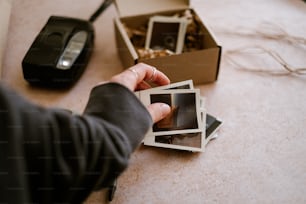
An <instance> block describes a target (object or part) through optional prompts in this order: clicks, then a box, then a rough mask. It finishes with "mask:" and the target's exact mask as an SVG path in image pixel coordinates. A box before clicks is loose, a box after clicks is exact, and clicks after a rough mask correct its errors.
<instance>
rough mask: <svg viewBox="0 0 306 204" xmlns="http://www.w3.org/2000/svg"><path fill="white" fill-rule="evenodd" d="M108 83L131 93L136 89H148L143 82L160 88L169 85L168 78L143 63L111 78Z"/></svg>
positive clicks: (147, 85)
mask: <svg viewBox="0 0 306 204" xmlns="http://www.w3.org/2000/svg"><path fill="white" fill-rule="evenodd" d="M110 81H111V82H117V83H121V84H123V85H125V86H126V87H128V88H129V89H130V90H132V91H134V90H135V89H136V88H139V89H146V88H150V86H149V84H147V83H146V82H145V81H150V82H152V83H155V84H156V85H161V86H162V85H167V84H169V83H170V80H169V78H168V77H167V76H166V75H165V74H164V73H162V72H161V71H159V70H157V69H156V68H155V67H153V66H150V65H148V64H144V63H139V64H136V65H134V66H132V67H130V68H129V69H127V70H125V71H124V72H122V73H120V74H118V75H115V76H114V77H112V78H111V80H110Z"/></svg>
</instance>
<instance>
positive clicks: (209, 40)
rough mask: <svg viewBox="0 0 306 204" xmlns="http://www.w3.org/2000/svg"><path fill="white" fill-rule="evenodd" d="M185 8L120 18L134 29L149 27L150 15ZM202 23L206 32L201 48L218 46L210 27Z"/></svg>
mask: <svg viewBox="0 0 306 204" xmlns="http://www.w3.org/2000/svg"><path fill="white" fill-rule="evenodd" d="M184 10H185V9H184ZM184 10H182V9H179V10H172V11H164V12H159V13H149V14H143V15H138V16H131V17H122V18H120V20H121V22H122V23H123V24H125V26H127V27H129V28H133V29H138V28H139V27H146V28H147V24H148V21H149V19H150V17H151V16H153V15H162V16H173V15H175V14H177V13H179V12H183V11H184ZM190 10H191V11H192V13H193V14H194V15H195V16H197V17H198V15H197V13H196V12H195V11H194V10H193V9H190ZM200 24H201V25H200V26H199V27H200V29H201V32H202V33H203V34H204V35H203V36H202V38H201V42H202V45H201V48H202V49H209V48H214V47H216V46H217V45H218V44H217V42H216V41H215V39H214V38H213V36H212V35H211V33H210V32H209V31H208V29H207V28H206V26H205V25H204V24H203V22H202V21H201V22H200Z"/></svg>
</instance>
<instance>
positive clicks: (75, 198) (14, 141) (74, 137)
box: [0, 83, 152, 203]
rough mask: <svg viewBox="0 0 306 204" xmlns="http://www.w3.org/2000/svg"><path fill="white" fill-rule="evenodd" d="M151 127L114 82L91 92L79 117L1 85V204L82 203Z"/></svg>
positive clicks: (144, 114) (105, 181) (122, 165)
mask: <svg viewBox="0 0 306 204" xmlns="http://www.w3.org/2000/svg"><path fill="white" fill-rule="evenodd" d="M151 125H152V119H151V117H150V115H149V113H148V111H147V110H146V108H145V107H144V106H143V105H142V104H141V102H140V101H139V100H138V99H137V98H136V97H135V95H134V94H133V93H132V92H131V91H129V90H128V89H127V88H125V87H123V86H121V85H119V84H116V83H108V84H104V85H100V86H97V87H95V88H94V89H93V90H92V91H91V94H90V98H89V101H88V104H87V106H86V108H85V111H84V114H83V115H73V114H70V113H69V112H68V111H64V110H60V109H46V108H42V107H40V106H37V105H34V104H32V103H29V102H28V101H26V100H24V99H23V98H22V97H20V96H18V95H16V94H15V93H13V92H11V91H9V90H7V89H6V88H3V87H1V86H0V134H1V136H0V181H1V182H0V183H1V184H0V203H1V202H9V201H11V203H24V202H37V203H53V202H60V203H80V202H82V201H84V199H86V197H87V196H88V195H89V194H90V193H91V191H92V190H95V189H99V188H102V187H106V186H107V185H108V184H110V183H111V182H113V180H114V179H115V178H116V177H117V176H118V175H120V173H122V172H123V171H124V169H125V168H126V167H127V165H128V160H129V157H130V155H131V153H132V152H133V151H134V150H135V148H136V147H137V146H138V145H139V144H140V143H141V141H142V140H143V137H144V135H145V133H146V131H147V130H148V128H149V127H150V126H151ZM9 203H10V202H9Z"/></svg>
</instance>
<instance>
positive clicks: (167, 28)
mask: <svg viewBox="0 0 306 204" xmlns="http://www.w3.org/2000/svg"><path fill="white" fill-rule="evenodd" d="M179 30H180V23H179V22H177V23H165V22H154V24H153V29H152V37H151V41H150V44H149V47H150V48H152V49H153V50H164V49H167V50H170V51H172V52H175V51H176V49H177V41H178V34H179Z"/></svg>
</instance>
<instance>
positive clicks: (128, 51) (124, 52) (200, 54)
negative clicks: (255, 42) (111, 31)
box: [114, 0, 221, 84]
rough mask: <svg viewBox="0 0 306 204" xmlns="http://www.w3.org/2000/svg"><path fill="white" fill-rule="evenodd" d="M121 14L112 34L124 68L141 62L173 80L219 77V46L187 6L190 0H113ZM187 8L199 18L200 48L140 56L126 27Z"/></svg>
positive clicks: (202, 81)
mask: <svg viewBox="0 0 306 204" xmlns="http://www.w3.org/2000/svg"><path fill="white" fill-rule="evenodd" d="M115 2H116V6H117V9H118V12H119V15H120V17H117V18H115V20H114V24H115V35H116V43H117V49H118V54H119V57H120V59H121V61H122V63H123V65H124V66H125V67H126V68H127V67H130V66H132V65H134V64H136V63H139V62H144V63H147V64H150V65H152V66H155V67H157V68H158V69H159V70H160V71H162V72H164V73H165V74H166V75H167V76H168V77H169V78H170V80H171V81H172V82H178V81H183V80H188V79H192V80H193V82H194V84H203V83H209V82H214V81H216V80H217V78H218V73H219V65H220V60H221V46H220V45H219V44H218V42H217V40H216V38H215V37H214V35H213V34H212V32H211V31H210V29H209V28H208V26H207V24H206V23H204V21H203V19H201V18H200V17H199V16H198V15H197V14H196V11H195V10H194V9H192V8H190V7H189V0H146V1H145V2H144V1H140V0H116V1H115ZM186 9H190V10H191V11H192V12H193V13H194V15H196V16H197V17H198V18H199V19H200V20H201V25H200V27H201V28H200V29H201V31H202V33H204V34H203V35H202V38H203V39H201V42H202V45H201V47H202V48H201V49H199V50H195V51H190V52H183V53H181V54H174V55H171V56H164V57H157V58H152V59H143V58H140V57H139V56H138V54H137V51H136V49H135V46H134V45H133V44H132V42H131V40H130V38H129V36H128V34H127V32H126V29H125V27H124V25H125V26H128V27H131V28H134V29H137V28H139V27H141V26H146V25H147V24H148V22H149V19H150V17H152V16H154V15H162V16H173V15H175V14H177V13H179V12H183V11H185V10H186Z"/></svg>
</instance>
